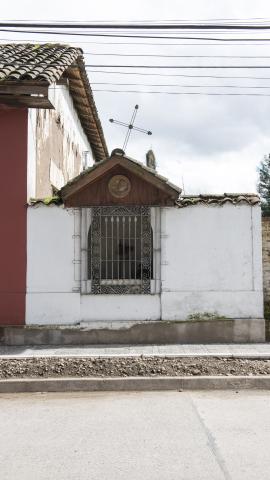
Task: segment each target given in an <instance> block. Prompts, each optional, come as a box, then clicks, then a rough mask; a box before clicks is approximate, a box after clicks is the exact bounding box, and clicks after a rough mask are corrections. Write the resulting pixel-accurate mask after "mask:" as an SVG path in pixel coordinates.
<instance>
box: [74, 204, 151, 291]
mask: <svg viewBox="0 0 270 480" xmlns="http://www.w3.org/2000/svg"><path fill="white" fill-rule="evenodd" d="M99 208H114V209H121V208H129V207H120V206H119V207H118V206H115V207H113V206H112V207H111V206H110V207H92V208H88V207H83V208H81V222H80V223H81V294H87V295H89V294H92V295H97V294H98V295H102V294H113V295H114V294H125V295H126V294H133V295H134V294H138V295H146V294H155V293H159V292H160V208H159V207H147V206H142V207H130V208H137V209H138V211H139V209H140V208H142V209H144V211H145V212H147V211H148V212H149V214H148V215H149V216H148V218H149V221H150V225H151V228H152V232H153V236H152V242H153V243H152V258H153V264H152V268H153V278H152V279H151V278H150V279H149V281H148V284H147V281H145V283H144V285H143V282H142V283H141V281H139V285H138V282H137V288H134V289H132V288H130V285H129V284H128V283H131V284H133V285H134V284H135V283H136V282H134V281H133V282H126V283H125V282H123V285H121V286H120V285H119V284H118V285H117V284H116V283H117V282H115V285H113V283H114V282H113V281H112V282H102V283H103V286H102V288H100V287H101V285H100V283H101V282H96V284H95V285H94V284H93V280H92V279H91V280H90V279H88V232H89V228H90V226H92V224H93V220H94V218H95V213H96V212H97V210H96V209H99ZM118 212H120V210H118ZM145 280H147V279H145ZM106 284H107V285H106ZM146 284H147V285H146ZM108 285H109V286H111V287H112V288H104V287H105V286H106V287H107V286H108ZM119 287H120V288H119ZM144 287H145V288H144ZM132 290H133V291H132Z"/></svg>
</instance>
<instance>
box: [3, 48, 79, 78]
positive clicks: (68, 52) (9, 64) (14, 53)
mask: <svg viewBox="0 0 270 480" xmlns="http://www.w3.org/2000/svg"><path fill="white" fill-rule="evenodd" d="M79 55H82V51H81V49H79V48H75V47H70V46H68V45H58V44H44V45H39V44H37V45H34V44H4V45H0V79H1V80H7V79H9V80H13V79H15V80H19V79H20V80H26V79H31V80H34V79H35V80H47V81H48V82H49V83H52V82H56V81H57V80H59V79H60V77H61V75H62V73H63V72H64V71H65V70H66V69H67V68H68V67H69V66H70V65H71V64H72V63H73V62H74V61H75V60H76V59H77V57H78V56H79Z"/></svg>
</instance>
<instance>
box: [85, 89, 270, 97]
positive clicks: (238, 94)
mask: <svg viewBox="0 0 270 480" xmlns="http://www.w3.org/2000/svg"><path fill="white" fill-rule="evenodd" d="M93 92H107V93H152V94H165V95H206V96H243V97H270V93H269V94H267V93H210V92H165V91H145V90H144V91H142V90H109V89H108V90H106V89H93Z"/></svg>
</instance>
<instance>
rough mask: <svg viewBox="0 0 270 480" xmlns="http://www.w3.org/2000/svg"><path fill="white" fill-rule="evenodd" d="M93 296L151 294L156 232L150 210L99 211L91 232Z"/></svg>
mask: <svg viewBox="0 0 270 480" xmlns="http://www.w3.org/2000/svg"><path fill="white" fill-rule="evenodd" d="M88 278H89V279H90V280H91V281H92V288H91V290H92V293H150V291H151V289H150V284H151V278H153V231H152V228H151V218H150V208H149V207H96V208H93V216H92V224H91V226H90V229H89V232H88Z"/></svg>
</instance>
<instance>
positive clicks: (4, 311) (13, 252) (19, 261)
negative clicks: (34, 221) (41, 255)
mask: <svg viewBox="0 0 270 480" xmlns="http://www.w3.org/2000/svg"><path fill="white" fill-rule="evenodd" d="M27 121H28V112H27V109H21V108H20V109H18V108H7V107H5V106H2V105H0V165H1V170H0V172H1V174H0V209H1V216H0V218H1V227H0V229H1V235H0V325H22V324H24V323H25V294H26V233H27V232H26V228H27V224H26V222H27V207H26V202H27Z"/></svg>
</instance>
